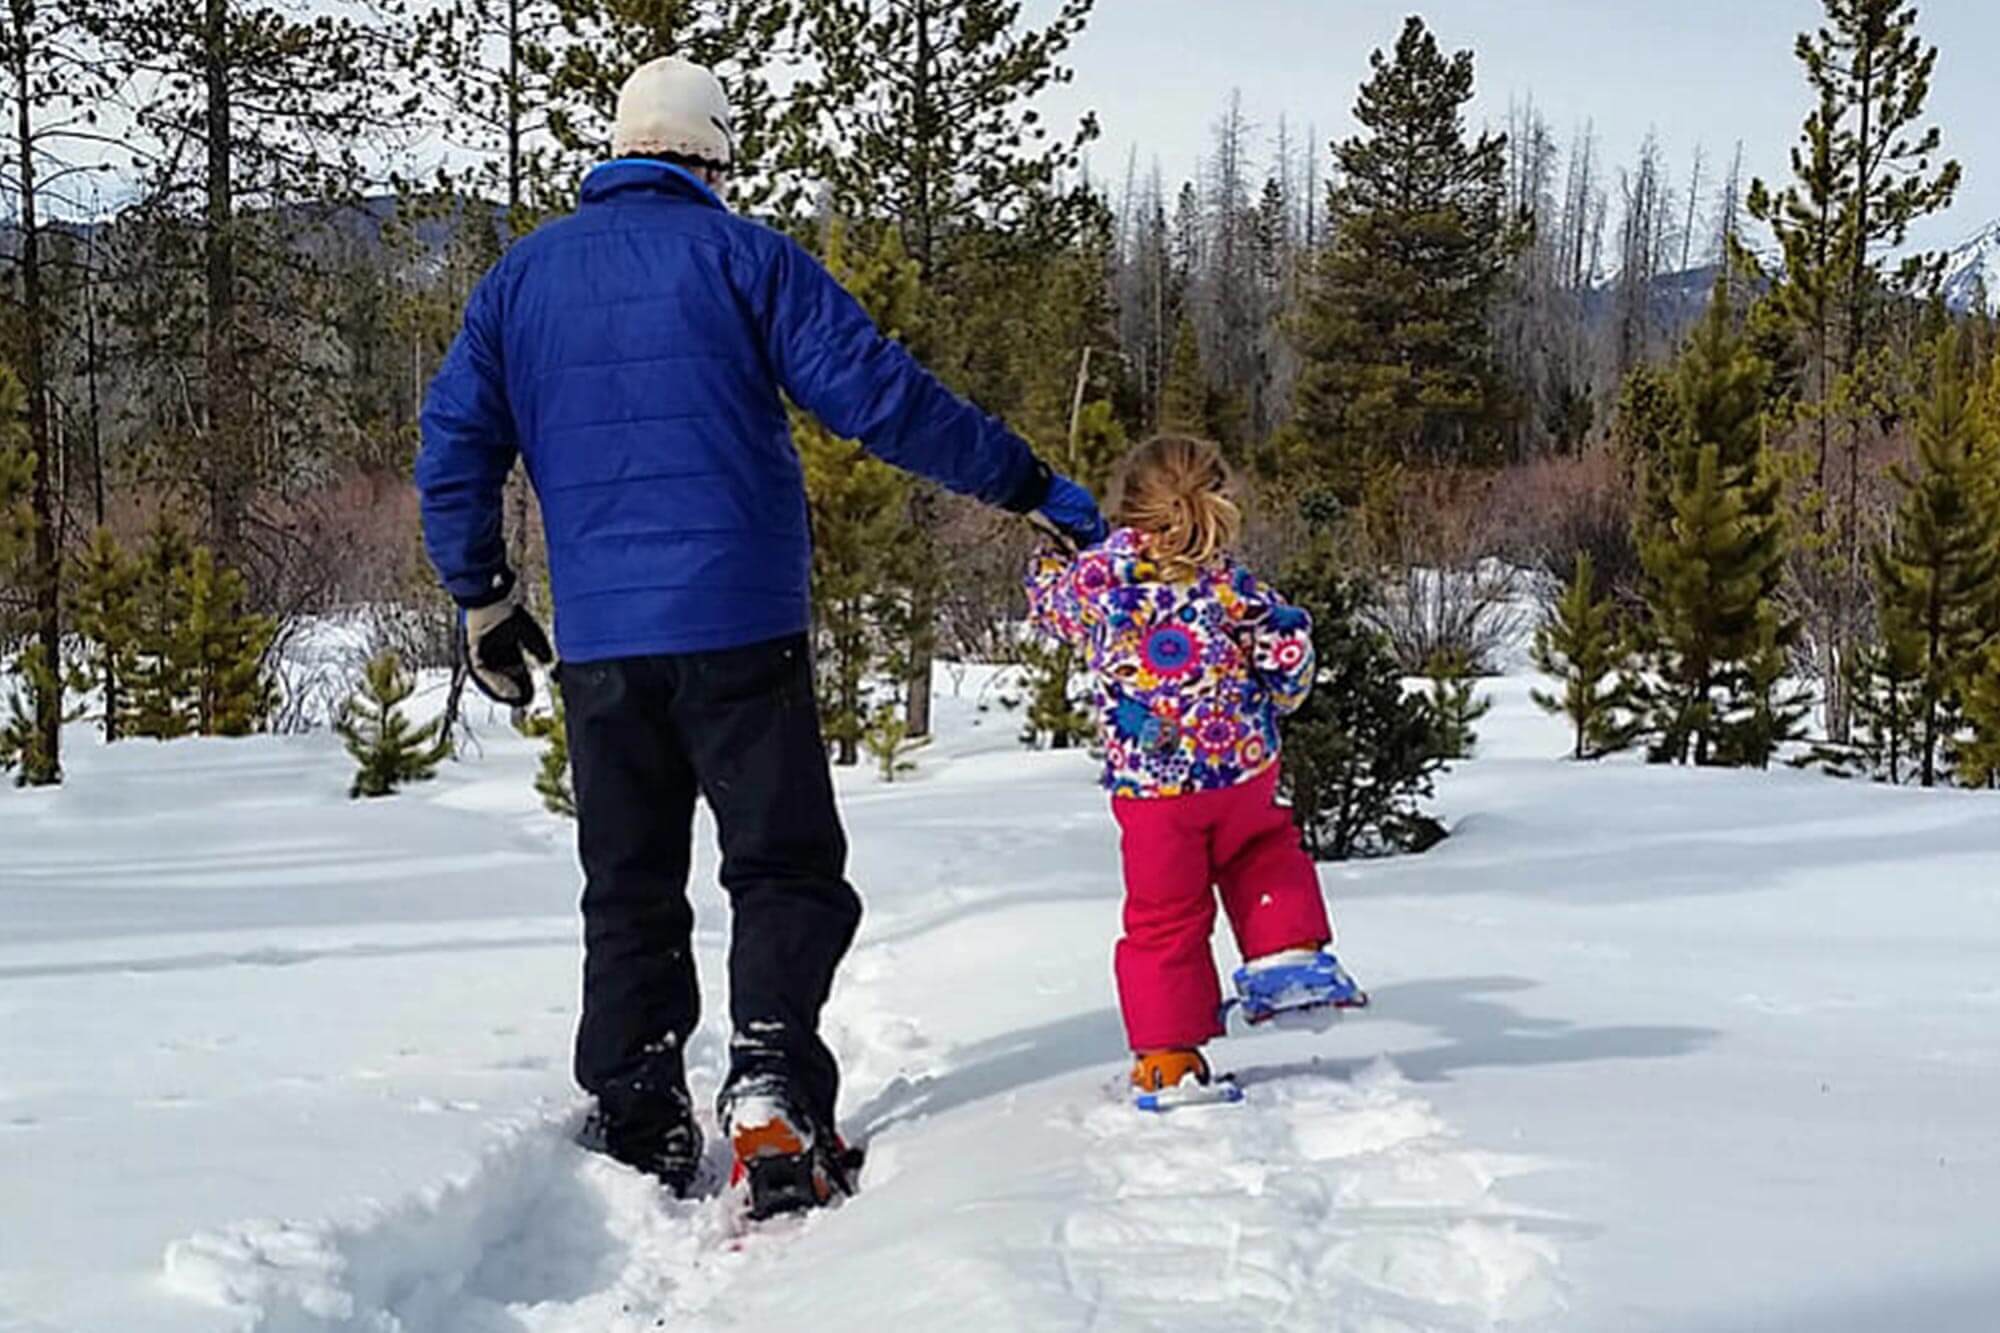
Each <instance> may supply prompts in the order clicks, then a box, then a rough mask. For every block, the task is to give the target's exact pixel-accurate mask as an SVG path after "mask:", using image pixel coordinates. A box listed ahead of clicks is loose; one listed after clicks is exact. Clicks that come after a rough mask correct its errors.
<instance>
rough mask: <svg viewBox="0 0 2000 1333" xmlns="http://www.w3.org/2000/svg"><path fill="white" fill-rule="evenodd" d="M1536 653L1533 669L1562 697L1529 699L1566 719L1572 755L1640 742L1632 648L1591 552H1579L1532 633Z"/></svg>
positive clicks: (1593, 754) (1535, 694) (1596, 755)
mask: <svg viewBox="0 0 2000 1333" xmlns="http://www.w3.org/2000/svg"><path fill="white" fill-rule="evenodd" d="M1532 651H1533V655H1534V662H1535V666H1536V667H1537V668H1539V669H1540V670H1541V671H1542V673H1543V674H1544V675H1548V676H1552V677H1554V678H1555V679H1556V680H1557V681H1559V682H1560V683H1561V684H1562V693H1561V694H1560V695H1556V694H1550V693H1548V692H1546V691H1543V690H1535V691H1532V692H1531V694H1530V696H1529V697H1531V698H1532V699H1533V700H1534V701H1535V703H1536V704H1537V705H1538V706H1539V707H1540V708H1541V709H1542V711H1544V712H1546V713H1552V714H1555V713H1559V714H1561V715H1562V716H1564V717H1566V718H1568V719H1569V721H1570V725H1571V726H1572V728H1574V731H1575V736H1576V741H1575V744H1574V745H1573V746H1572V747H1571V749H1570V757H1571V758H1573V759H1578V760H1586V759H1601V758H1603V757H1604V756H1605V755H1608V754H1615V753H1617V752H1618V751H1620V750H1628V749H1630V748H1631V747H1632V746H1633V745H1634V744H1635V743H1637V741H1638V739H1639V735H1640V731H1641V728H1640V724H1639V721H1638V719H1637V717H1636V714H1635V704H1636V699H1635V695H1634V681H1633V676H1632V649H1631V646H1630V644H1629V641H1628V640H1627V638H1626V636H1625V632H1624V629H1623V627H1622V626H1621V625H1620V624H1619V615H1618V606H1617V603H1616V602H1614V601H1613V600H1612V599H1611V598H1610V597H1608V596H1603V595H1601V594H1600V592H1599V590H1598V587H1597V574H1596V571H1595V570H1594V569H1593V568H1592V567H1591V562H1590V557H1589V556H1588V555H1586V554H1584V553H1582V552H1578V553H1577V557H1576V574H1575V576H1574V577H1573V578H1572V579H1571V580H1570V583H1569V586H1568V587H1567V588H1566V589H1564V591H1563V595H1562V597H1561V598H1560V599H1559V600H1557V602H1556V604H1555V605H1554V607H1553V608H1551V610H1550V612H1549V616H1548V618H1547V619H1546V620H1544V621H1543V622H1542V624H1541V625H1540V626H1539V627H1538V628H1537V629H1536V630H1535V642H1534V648H1533V650H1532Z"/></svg>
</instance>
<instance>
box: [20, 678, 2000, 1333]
mask: <svg viewBox="0 0 2000 1333" xmlns="http://www.w3.org/2000/svg"><path fill="white" fill-rule="evenodd" d="M973 684H975V685H976V684H977V682H973ZM1527 684H1528V682H1526V681H1523V680H1514V679H1509V680H1503V681H1500V682H1497V683H1495V685H1494V686H1493V688H1494V689H1495V691H1496V693H1498V695H1499V696H1500V706H1499V708H1498V709H1497V710H1496V712H1495V713H1494V714H1493V715H1492V716H1491V717H1489V718H1488V719H1486V720H1485V722H1483V723H1482V725H1481V728H1480V730H1481V731H1482V733H1483V734H1484V741H1485V744H1484V747H1483V750H1482V757H1481V758H1480V759H1478V760H1476V761H1474V762H1472V763H1469V764H1466V765H1464V766H1462V767H1461V768H1460V770H1459V771H1458V772H1456V773H1454V774H1452V775H1451V776H1450V777H1449V778H1448V779H1447V780H1446V781H1445V783H1444V785H1443V789H1442V798H1443V805H1444V808H1445V813H1446V814H1447V815H1448V816H1449V817H1450V819H1451V821H1452V823H1453V825H1454V828H1455V836H1454V837H1453V838H1452V840H1451V841H1449V842H1448V843H1446V844H1445V845H1444V846H1442V847H1440V848H1439V849H1437V850H1436V851H1434V852H1432V853H1430V854H1429V855H1427V856H1424V857H1421V858H1409V859H1404V860H1398V861H1393V862H1382V863H1373V864H1361V865H1352V866H1344V867H1336V868H1329V870H1328V871H1327V874H1326V880H1327V884H1328V886H1329V889H1330V891H1331V895H1332V899H1333V903H1334V907H1335V911H1336V914H1337V917H1338V919H1339V921H1340V924H1341V927H1342V930H1343V934H1344V938H1343V941H1342V948H1341V952H1342V955H1343V957H1344V958H1345V959H1347V961H1349V962H1350V963H1351V965H1352V966H1353V967H1354V969H1355V972H1356V974H1357V976H1358V977H1359V979H1360V980H1361V981H1362V982H1363V984H1364V985H1366V986H1367V987H1368V989H1369V990H1370V991H1371V993H1372V994H1373V996H1374V997H1375V1007H1374V1008H1373V1009H1371V1010H1370V1011H1369V1012H1368V1013H1367V1014H1365V1015H1361V1016H1357V1017H1355V1018H1352V1019H1350V1020H1348V1021H1346V1022H1345V1023H1343V1024H1342V1025H1341V1026H1340V1027H1339V1028H1338V1029H1337V1030H1336V1031H1334V1032H1332V1033H1331V1034H1329V1035H1327V1036H1324V1037H1313V1036H1307V1035H1301V1034H1291V1033H1284V1034H1276V1035H1261V1034H1260V1035H1257V1036H1252V1037H1246V1038H1240V1039H1230V1040H1227V1041H1224V1042H1221V1043H1218V1045H1217V1047H1216V1048H1215V1052H1214V1054H1215V1057H1216V1062H1217V1065H1218V1067H1221V1068H1226V1069H1235V1070H1237V1071H1238V1072H1239V1073H1240V1074H1241V1075H1242V1077H1243V1079H1244V1082H1245V1085H1246V1087H1247V1089H1248V1091H1249V1100H1248V1101H1247V1102H1246V1104H1245V1105H1243V1106H1241V1107H1237V1108H1221V1107H1218V1108H1205V1109H1201V1110H1193V1111H1183V1112H1176V1113H1174V1114H1172V1115H1168V1116H1164V1117H1145V1116H1139V1115H1136V1114H1134V1113H1132V1112H1130V1111H1129V1110H1128V1109H1127V1108H1126V1107H1125V1106H1123V1105H1122V1094H1121V1092H1120V1090H1119V1088H1118V1086H1117V1084H1118V1079H1119V1077H1120V1075H1121V1072H1122V1059H1121V1047H1122V1041H1121V1037H1120V1032H1119V1027H1118V1022H1117V1017H1116V1013H1115V1009H1114V1008H1113V1007H1112V1006H1113V997H1112V994H1111V987H1110V982H1109V965H1108V951H1109V944H1110V940H1111V938H1112V935H1113V933H1114V932H1115V929H1116V918H1117V884H1116V852H1115V847H1116V843H1115V834H1114V833H1113V831H1112V829H1111V826H1110V821H1109V819H1108V817H1107V816H1106V814H1105V812H1104V810H1103V807H1102V802H1101V798H1100V797H1099V796H1098V795H1097V794H1096V793H1095V792H1093V791H1092V789H1091V786H1090V779H1091V772H1090V768H1089V765H1088V763H1087V761H1085V760H1083V759H1082V758H1081V757H1080V756H1075V755H1029V754H1023V753H1021V752H1019V751H1018V749H1017V748H1016V747H1015V746H1014V743H1013V729H1014V728H1013V722H1012V720H1011V719H1010V718H1008V717H1006V716H1005V715H1004V714H1001V713H999V712H998V711H995V712H992V713H982V712H981V711H979V710H978V709H977V708H976V707H974V706H973V705H972V704H971V702H969V700H970V699H971V698H972V697H973V695H974V693H975V691H974V690H973V689H972V688H968V690H967V691H966V695H967V699H966V701H960V702H957V703H954V702H953V701H951V700H949V699H947V700H946V701H945V702H946V705H947V707H946V711H945V714H944V721H945V725H946V726H947V728H948V730H947V734H946V736H945V738H944V739H943V740H941V741H940V742H939V744H938V745H937V746H935V747H933V749H932V750H930V751H928V752H926V754H925V755H924V756H923V760H922V763H923V771H922V772H921V773H920V775H919V779H918V780H917V781H914V782H911V783H908V784H900V783H899V784H897V785H895V786H887V787H885V786H881V785H879V784H877V783H876V782H874V781H873V779H872V778H871V777H870V776H869V775H866V774H848V775H844V781H845V782H846V796H845V800H846V809H847V813H848V815H849V818H850V822H851V825H852V829H853V841H854V846H855V864H854V877H855V879H856V882H857V883H858V884H859V885H860V886H861V887H862V888H863V890H864V893H865V894H866V896H867V898H868V902H869V908H870V913H871V915H870V918H869V920H868V922H867V923H866V924H865V926H864V928H863V937H862V944H861V947H860V948H859V949H858V950H857V952H856V954H855V956H854V958H853V960H852V963H851V966H850V967H849V968H848V969H847V970H846V971H845V973H844V974H843V976H842V978H841V980H840V984H839V987H838V990H837V992H836V996H835V1000H834V1004H833V1006H832V1009H831V1011H830V1013H829V1024H828V1027H829V1036H830V1038H831V1040H832V1041H833V1042H834V1044H835V1045H836V1047H837V1048H838V1049H839V1050H840V1052H841V1054H842V1056H843V1059H844V1062H845V1064H846V1072H847V1085H846V1091H845V1101H844V1106H843V1116H844V1121H845V1124H846V1125H847V1126H848V1128H849V1129H850V1130H851V1131H852V1132H855V1133H857V1134H859V1135H861V1136H864V1137H866V1138H868V1139H869V1141H870V1148H871V1154H870V1161H869V1166H868V1169H867V1173H866V1176H865V1179H864V1190H863V1193H862V1194H861V1195H860V1196H859V1197H858V1198H856V1199H855V1200H853V1201H852V1202H851V1203H849V1204H848V1205H847V1206H845V1207H843V1208H841V1209H839V1210H837V1211H834V1212H830V1213H825V1214H821V1215H816V1216H814V1217H812V1218H809V1219H806V1220H804V1221H803V1222H797V1223H787V1224H784V1225H781V1226H777V1227H773V1228H770V1229H768V1230H765V1231H760V1232H759V1233H757V1234H755V1235H753V1236H749V1237H747V1238H739V1237H738V1236H737V1235H736V1230H737V1224H736V1223H735V1221H734V1219H733V1217H732V1215H731V1213H730V1211H729V1210H728V1208H727V1206H726V1205H725V1204H723V1203H722V1202H720V1201H718V1200H717V1199H715V1198H714V1197H708V1198H704V1199H700V1200H696V1201H693V1202H690V1203H685V1204H683V1203H675V1202H672V1201H669V1200H664V1199H662V1198H661V1196H660V1193H659V1191H658V1190H656V1189H654V1188H652V1187H651V1186H650V1185H649V1184H648V1183H647V1182H645V1181H644V1180H642V1179H640V1178H639V1177H637V1176H635V1175H633V1174H632V1173H630V1172H627V1171H624V1170H622V1169H621V1168H619V1167H617V1166H615V1165H613V1164H610V1163H608V1162H605V1161H602V1160H600V1159H597V1158H593V1157H590V1156H588V1155H586V1154H584V1153H583V1152H582V1151H581V1150H579V1149H577V1148H575V1147H574V1146H573V1145H572V1144H571V1143H570V1142H569V1139H568V1133H569V1131H570V1129H571V1127H572V1125H573V1123H574V1117H575V1115H576V1112H577V1102H576V1099H575V1096H574V1094H573V1092H572V1090H571V1088H570V1086H569V1082H568V1078H567V1068H566V1066H567V1060H566V1052H567V1045H568V1040H569V1036H570V1031H571V1028H572V1025H573V1023H574V1019H575V1012H574V994H575V987H576V970H577V952H576V944H575V939H576V922H575V919H574V899H575V892H576V873H575V869H574V863H573V859H572V857H571V854H570V851H569V848H568V829H567V828H566V827H565V826H563V825H561V824H559V823H557V822H556V821H553V820H551V819H549V818H547V817H545V816H543V815H541V814H540V813H538V812H537V811H536V810H535V808H534V798H533V796H532V793H531V790H530V787H529V775H530V773H531V771H532V767H533V762H534V754H533V751H532V750H531V748H530V747H528V746H527V745H525V744H524V743H522V742H519V741H517V740H515V739H514V738H512V737H511V736H510V735H509V734H508V733H507V732H506V730H505V729H504V727H502V726H500V725H497V724H496V725H489V726H486V727H485V728H484V729H483V734H484V738H485V751H484V753H483V754H482V756H481V757H480V758H479V759H477V760H476V761H474V762H471V763H467V764H462V765H453V766H451V767H450V768H449V770H448V772H447V774H446V776H445V777H444V778H443V779H442V780H441V781H440V782H438V783H437V784H435V785H433V786H431V787H428V788H420V789H418V790H416V791H414V792H412V793H410V794H408V795H406V796H403V797H400V798H398V799H396V800H393V801H387V802H379V803H362V804H350V803H349V802H347V801H346V800H345V799H344V787H345V782H346V778H347V772H346V766H345V763H344V760H343V758H342V756H341V755H340V753H339V751H338V748H337V747H336V746H335V745H334V744H332V743H331V742H330V741H328V740H327V739H325V738H323V737H322V738H317V739H308V740H304V741H274V740H257V741H250V742H238V743H220V742H215V743H209V742H188V743H180V744H175V745H169V746H152V745H124V746H119V747H115V748H114V749H112V750H110V751H105V750H102V749H98V748H95V747H92V746H90V745H89V744H88V743H87V738H85V737H84V736H82V735H81V734H79V736H78V744H77V745H76V746H75V747H74V748H73V755H74V767H73V778H72V781H71V783H70V785H69V786H68V787H66V788H65V789H63V790H62V791H60V792H57V793H47V792H38V793H20V792H13V791H8V792H4V793H0V845H4V846H5V848H6V857H5V858H4V861H0V865H4V866H5V867H6V868H5V869H4V870H0V1330H4V1333H100V1330H107V1329H118V1330H121V1333H122V1331H123V1330H134V1331H136V1333H183V1331H185V1330H202V1331H203V1333H208V1331H211V1330H223V1329H253V1330H254V1329H262V1330H284V1331H285V1333H307V1331H311V1333H320V1331H321V1330H328V1329H348V1330H367V1331H369V1333H385V1331H386V1330H393V1329H405V1330H417V1329H423V1330H432V1329H436V1330H443V1331H444V1333H500V1331H501V1330H540V1331H542V1333H570V1331H571V1330H584V1329H589V1330H605V1329H612V1330H617V1329H627V1328H629V1329H641V1328H653V1327H656V1326H660V1325H659V1321H664V1326H667V1327H679V1328H704V1327H706V1328H742V1329H767V1328H768V1329H781V1328H795V1327H799V1326H801V1325H802V1324H803V1325H804V1326H810V1327H814V1328H832V1329H841V1328H856V1329H859V1328H879V1327H883V1326H895V1322H896V1321H898V1320H900V1322H901V1325H902V1326H903V1327H907V1328H911V1329H916V1328H924V1327H936V1326H939V1325H940V1324H941V1322H943V1321H945V1320H949V1321H950V1324H951V1326H953V1327H964V1328H987V1327H993V1328H1008V1327H1034V1328H1037V1329H1041V1328H1050V1329H1063V1328H1077V1329H1082V1328H1095V1329H1144V1328H1159V1327H1174V1328H1232V1329H1233V1328H1244V1327H1275V1328H1298V1329H1329V1328H1330V1329H1352V1330H1364V1329H1365V1330H1431V1329H1441V1330H1459V1329H1488V1328H1507V1329H1516V1328H1522V1329H1535V1328H1565V1329H1577V1330H1585V1331H1588V1333H1598V1331H1599V1330H1608V1329H1617V1330H1624V1329H1641V1330H1650V1329H1659V1330H1674V1331H1675V1333H1682V1331H1684V1330H1694V1331H1695V1333H1706V1331H1707V1330H1715V1331H1716V1333H1721V1331H1722V1330H1731V1331H1732V1333H1733V1331H1734V1330H1744V1329H1771V1330H1779V1329H1805V1328H1809V1329H1812V1330H1814V1333H1823V1331H1824V1330H1850V1329H1851V1330H1862V1329H1867V1330H1870V1331H1871V1333H1874V1331H1875V1330H1879V1329H1882V1328H1885V1327H1907V1328H1923V1329H1925V1330H1927V1331H1943V1333H1957V1330H1968V1331H1970V1330H1988V1329H1990V1327H1991V1311H1992V1310H1993V1309H1994V1308H2000V1238H1996V1235H1995V1232H1994V1229H1993V1228H1992V1226H1991V1199H1992V1197H1993V1195H1994V1192H1995V1190H1996V1189H2000V1145H1996V1142H1995V1138H1994V1136H1993V1135H1992V1133H1991V1129H1990V1121H1991V1108H1992V1106H1993V1105H1994V1104H1996V1102H2000V1050H1996V1046H1995V1043H1994V1041H1993V1037H1992V1032H1993V1024H1994V1022H1995V1020H1996V1018H2000V974H1996V973H1995V972H1994V965H1993V961H1992V960H1993V959H1994V958H1995V957H1996V956H2000V884H1996V879H2000V877H1996V876H1995V874H1994V873H1993V868H1994V866H1995V865H1996V864H2000V819H1996V818H1995V815H1996V814H2000V806H1996V805H1995V804H1994V802H1993V800H1992V798H1990V797H1987V796H1983V795H1980V796H1968V795H1922V794H1918V793H1909V792H1892V791H1883V790H1880V789H1875V788H1870V787H1866V786H1859V785H1847V784H1839V783H1833V782H1829V781H1827V780H1824V779H1820V778H1815V777H1810V776H1802V775H1792V774H1734V775H1724V774H1712V773H1680V772H1663V771H1659V770H1651V769H1647V768H1646V767H1644V766H1643V765H1641V764H1638V763H1636V762H1622V761H1621V762H1615V763H1611V764H1607V765H1602V766H1597V767H1588V768H1586V767H1577V766H1573V765H1568V764H1563V763H1560V762H1557V761H1556V760H1555V759H1554V758H1553V756H1554V755H1557V754H1559V753H1560V752H1561V750H1562V748H1563V739H1562V737H1561V735H1560V731H1559V729H1558V728H1554V727H1552V726H1551V725H1550V724H1548V723H1547V722H1546V721H1545V720H1543V719H1541V718H1539V717H1537V716H1536V715H1535V714H1534V712H1533V710H1532V709H1531V708H1530V707H1529V706H1528V705H1527V703H1526V700H1525V690H1526V688H1527ZM946 692H947V693H949V690H948V689H947V691H946ZM496 723H497V720H496ZM701 837H702V839H703V852H704V859H705V860H706V852H707V844H708V840H709V837H710V835H709V834H708V833H707V832H706V831H704V832H703V833H702V834H701ZM711 876H712V861H708V862H707V863H706V864H705V865H704V866H702V867H700V868H698V870H697V880H698V882H699V885H700V887H699V889H698V893H697V901H698V905H699V910H700V913H701V918H702V923H703V927H704V929H703V931H702V934H701V936H700V938H699V942H698V943H699V948H700V950H701V953H702V963H703V967H704V975H705V976H706V977H707V978H708V979H709V982H710V984H711V986H718V984H719V982H720V981H721V969H720V967H719V954H720V950H721V947H722V935H721V933H720V927H721V925H722V924H723V921H724V914H723V905H722V904H721V902H720V900H719V898H718V896H717V895H716V893H715V891H714V890H713V888H712V887H711V885H710V884H709V882H708V879H709V877H711ZM1225 961H1228V960H1227V958H1226V956H1225ZM721 999H722V997H721V996H720V994H718V993H716V992H715V991H714V990H712V991H711V1001H712V1003H711V1013H712V1014H714V1013H720V1012H721V1011H722V1009H721V1003H720V1001H721ZM718 1037H719V1034H718V1032H717V1030H716V1028H715V1027H714V1025H713V1022H711V1023H710V1024H709V1025H707V1026H705V1027H704V1028H703V1029H702V1031H701V1033H700V1034H699V1036H698V1038H697V1040H696V1041H695V1043H694V1044H693V1047H692V1050H691V1059H692V1062H693V1066H694V1080H695V1091H696V1095H697V1097H698V1098H700V1099H704V1100H705V1099H706V1098H707V1097H708V1096H709V1095H710V1094H711V1093H712V1092H713V1088H714V1082H715V1078H716V1076H717V1073H718V1070H719V1065H720V1046H719V1040H718ZM721 1165H722V1163H721V1161H720V1157H719V1155H717V1156H716V1157H715V1159H714V1160H712V1162H711V1165H710V1177H711V1181H710V1183H711V1184H714V1183H715V1182H716V1180H717V1179H718V1178H719V1174H720V1169H721ZM256 1219H289V1220H287V1221H258V1220H256Z"/></svg>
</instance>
